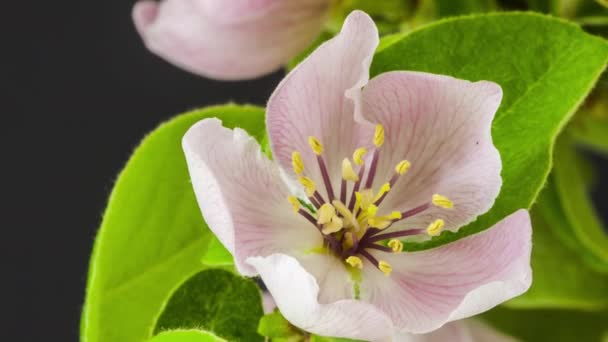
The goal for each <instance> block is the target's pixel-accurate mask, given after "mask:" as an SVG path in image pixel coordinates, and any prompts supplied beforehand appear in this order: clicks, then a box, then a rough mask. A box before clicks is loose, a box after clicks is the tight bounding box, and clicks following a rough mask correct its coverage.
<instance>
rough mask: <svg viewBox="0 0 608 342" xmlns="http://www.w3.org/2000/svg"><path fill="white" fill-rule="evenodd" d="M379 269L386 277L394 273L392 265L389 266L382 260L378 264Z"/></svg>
mask: <svg viewBox="0 0 608 342" xmlns="http://www.w3.org/2000/svg"><path fill="white" fill-rule="evenodd" d="M378 268H379V269H380V271H382V273H384V275H385V276H387V277H388V276H390V275H391V272H392V271H393V267H392V266H391V264H389V263H388V262H386V261H384V260H380V261H379V262H378Z"/></svg>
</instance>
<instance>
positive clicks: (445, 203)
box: [432, 194, 454, 209]
mask: <svg viewBox="0 0 608 342" xmlns="http://www.w3.org/2000/svg"><path fill="white" fill-rule="evenodd" d="M432 202H433V204H434V205H436V206H438V207H440V208H444V209H452V208H454V203H453V202H452V201H450V200H449V199H448V198H447V197H445V196H441V195H438V194H434V195H433V200H432Z"/></svg>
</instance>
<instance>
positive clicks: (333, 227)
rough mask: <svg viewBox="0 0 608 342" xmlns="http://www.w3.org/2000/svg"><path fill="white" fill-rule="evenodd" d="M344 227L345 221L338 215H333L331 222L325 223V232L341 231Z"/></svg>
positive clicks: (327, 233)
mask: <svg viewBox="0 0 608 342" xmlns="http://www.w3.org/2000/svg"><path fill="white" fill-rule="evenodd" d="M343 227H344V222H343V221H342V219H341V218H339V217H338V216H333V217H332V218H331V221H330V222H329V223H326V224H325V225H323V230H322V232H323V234H325V235H329V234H332V233H336V232H339V231H340V230H341V229H342V228H343Z"/></svg>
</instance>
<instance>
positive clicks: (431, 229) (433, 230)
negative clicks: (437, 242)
mask: <svg viewBox="0 0 608 342" xmlns="http://www.w3.org/2000/svg"><path fill="white" fill-rule="evenodd" d="M444 225H445V222H444V221H443V220H442V219H437V220H435V221H433V222H432V223H431V224H429V226H428V227H427V228H426V232H427V234H429V235H430V236H437V235H439V234H440V233H441V231H442V230H443V226H444Z"/></svg>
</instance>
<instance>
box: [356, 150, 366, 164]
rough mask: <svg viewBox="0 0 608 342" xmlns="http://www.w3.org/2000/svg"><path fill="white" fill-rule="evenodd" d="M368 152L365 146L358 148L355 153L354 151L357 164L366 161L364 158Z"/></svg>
mask: <svg viewBox="0 0 608 342" xmlns="http://www.w3.org/2000/svg"><path fill="white" fill-rule="evenodd" d="M366 153H367V150H366V149H365V148H363V147H360V148H358V149H356V150H355V153H353V160H354V161H355V164H357V165H363V163H365V160H363V156H365V154H366Z"/></svg>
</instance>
